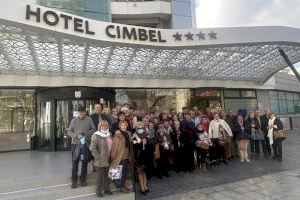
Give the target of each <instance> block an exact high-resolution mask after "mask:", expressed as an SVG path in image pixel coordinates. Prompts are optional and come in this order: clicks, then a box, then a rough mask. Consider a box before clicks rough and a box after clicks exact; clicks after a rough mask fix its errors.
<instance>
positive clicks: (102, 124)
mask: <svg viewBox="0 0 300 200" xmlns="http://www.w3.org/2000/svg"><path fill="white" fill-rule="evenodd" d="M101 126H106V127H107V128H109V124H108V122H107V121H106V120H102V121H101V122H99V124H98V130H101Z"/></svg>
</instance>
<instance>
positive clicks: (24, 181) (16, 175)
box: [0, 151, 135, 200]
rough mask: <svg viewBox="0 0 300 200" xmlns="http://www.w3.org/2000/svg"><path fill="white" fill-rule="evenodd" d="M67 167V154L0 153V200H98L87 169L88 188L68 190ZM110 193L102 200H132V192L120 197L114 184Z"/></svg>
mask: <svg viewBox="0 0 300 200" xmlns="http://www.w3.org/2000/svg"><path fill="white" fill-rule="evenodd" d="M71 167H72V163H71V152H65V151H64V152H41V151H18V152H6V153H0V177H1V178H0V200H12V199H22V200H36V199H37V200H54V199H56V200H67V199H76V200H79V199H80V200H85V199H91V200H92V199H99V198H97V197H96V194H95V190H96V187H95V179H96V174H95V173H91V165H90V164H89V169H88V171H89V173H88V179H87V180H88V186H87V187H78V188H76V189H71V188H70V183H71V178H70V177H71ZM129 181H130V180H129ZM129 184H130V185H131V183H130V182H129ZM111 189H112V191H113V195H112V196H104V197H103V198H102V199H104V200H109V199H115V200H118V199H119V200H133V199H135V194H134V192H133V191H132V192H131V193H130V194H122V193H120V192H119V191H117V190H116V188H115V187H114V184H111Z"/></svg>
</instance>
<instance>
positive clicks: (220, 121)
mask: <svg viewBox="0 0 300 200" xmlns="http://www.w3.org/2000/svg"><path fill="white" fill-rule="evenodd" d="M215 121H216V122H217V123H219V124H220V125H221V126H222V128H223V129H224V130H225V131H226V132H227V133H228V135H229V136H230V137H232V131H231V128H230V126H229V125H228V124H227V123H226V122H225V121H224V120H223V119H219V120H215Z"/></svg>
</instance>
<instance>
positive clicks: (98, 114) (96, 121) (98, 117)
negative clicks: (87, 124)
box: [90, 104, 104, 127]
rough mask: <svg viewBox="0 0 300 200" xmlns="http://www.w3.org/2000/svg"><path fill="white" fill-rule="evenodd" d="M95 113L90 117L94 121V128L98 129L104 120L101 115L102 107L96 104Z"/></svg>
mask: <svg viewBox="0 0 300 200" xmlns="http://www.w3.org/2000/svg"><path fill="white" fill-rule="evenodd" d="M94 111H95V112H94V113H93V114H91V115H90V117H91V118H92V120H93V123H94V126H95V127H98V124H99V122H101V121H102V120H104V119H103V116H102V114H101V112H102V107H101V105H100V104H95V105H94Z"/></svg>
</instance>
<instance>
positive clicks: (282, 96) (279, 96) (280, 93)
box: [278, 92, 286, 99]
mask: <svg viewBox="0 0 300 200" xmlns="http://www.w3.org/2000/svg"><path fill="white" fill-rule="evenodd" d="M278 99H286V97H285V92H278Z"/></svg>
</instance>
